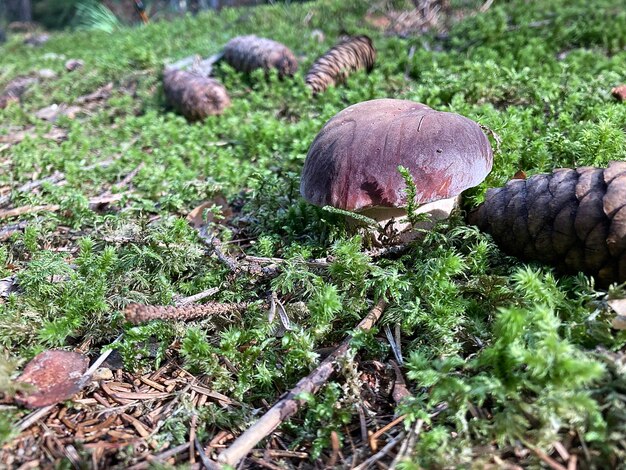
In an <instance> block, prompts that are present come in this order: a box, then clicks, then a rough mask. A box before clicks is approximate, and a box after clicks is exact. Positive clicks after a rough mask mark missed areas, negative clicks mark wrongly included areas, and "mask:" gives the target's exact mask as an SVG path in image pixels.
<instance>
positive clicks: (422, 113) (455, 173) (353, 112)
mask: <svg viewBox="0 0 626 470" xmlns="http://www.w3.org/2000/svg"><path fill="white" fill-rule="evenodd" d="M492 164H493V152H492V150H491V146H490V144H489V140H488V139H487V136H486V135H485V134H484V133H483V131H482V130H481V128H480V126H479V125H478V124H477V123H475V122H474V121H472V120H470V119H468V118H466V117H464V116H460V115H458V114H454V113H446V112H441V111H435V110H434V109H431V108H429V107H428V106H426V105H424V104H421V103H415V102H413V101H406V100H396V99H378V100H371V101H365V102H362V103H357V104H355V105H352V106H350V107H348V108H346V109H344V110H343V111H341V112H340V113H338V114H336V115H335V116H334V117H333V118H331V119H330V120H329V121H328V122H327V123H326V124H325V125H324V127H323V128H322V130H321V131H320V133H319V134H318V135H317V137H316V138H315V140H314V141H313V144H311V147H310V148H309V152H308V154H307V157H306V160H305V162H304V168H303V170H302V178H301V181H300V193H301V194H302V196H303V197H304V198H305V199H306V200H307V201H308V202H310V203H313V204H316V205H318V206H332V207H335V208H338V209H342V210H344V211H350V212H354V213H359V214H362V215H364V216H366V217H369V218H371V219H374V220H376V221H377V222H378V223H379V224H380V226H381V227H382V228H383V229H384V231H385V233H386V234H387V236H388V238H393V239H394V240H393V241H396V242H398V241H400V242H406V241H409V240H412V239H414V238H416V237H417V232H416V231H415V229H428V228H431V227H432V226H433V225H434V221H436V220H441V219H445V218H447V217H448V216H449V215H450V213H451V212H452V210H453V209H454V207H455V206H456V205H457V203H458V200H459V195H460V194H461V192H462V191H464V190H466V189H468V188H471V187H473V186H476V185H478V184H480V183H481V182H482V181H483V180H484V179H485V178H486V176H487V175H488V174H489V172H490V171H491V167H492ZM399 166H403V167H405V168H407V169H408V170H409V172H410V174H411V176H412V177H413V181H414V182H415V186H416V190H417V194H416V198H415V203H417V204H420V206H419V207H418V210H417V211H416V212H417V213H427V214H430V220H429V221H427V222H425V223H423V224H420V226H418V227H413V229H414V230H412V231H411V230H410V229H411V227H410V226H409V224H408V223H407V222H406V221H402V220H398V219H401V218H402V219H404V218H405V216H406V215H407V212H406V206H407V200H406V198H407V196H406V191H405V188H406V184H405V180H404V178H403V177H402V175H401V174H400V172H399V170H398V167H399ZM389 234H391V237H389ZM398 234H399V235H400V236H397V235H398ZM378 241H379V242H382V241H383V239H380V238H379V240H378Z"/></svg>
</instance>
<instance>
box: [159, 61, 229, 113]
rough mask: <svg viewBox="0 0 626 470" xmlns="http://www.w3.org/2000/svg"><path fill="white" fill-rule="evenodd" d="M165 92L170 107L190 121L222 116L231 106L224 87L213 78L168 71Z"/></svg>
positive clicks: (164, 76)
mask: <svg viewBox="0 0 626 470" xmlns="http://www.w3.org/2000/svg"><path fill="white" fill-rule="evenodd" d="M163 91H164V92H165V98H166V99H167V102H168V103H169V104H170V106H172V107H173V108H174V109H175V110H176V111H177V112H179V113H180V114H182V115H183V116H185V117H186V118H187V119H188V120H190V121H200V120H202V119H204V118H206V117H207V116H211V115H216V114H222V113H223V112H224V109H226V108H227V107H229V106H230V98H229V96H228V92H227V91H226V88H224V85H222V84H221V83H220V82H218V81H217V80H215V79H213V78H207V77H202V76H200V75H195V74H193V73H191V72H186V71H184V70H166V71H165V72H164V74H163Z"/></svg>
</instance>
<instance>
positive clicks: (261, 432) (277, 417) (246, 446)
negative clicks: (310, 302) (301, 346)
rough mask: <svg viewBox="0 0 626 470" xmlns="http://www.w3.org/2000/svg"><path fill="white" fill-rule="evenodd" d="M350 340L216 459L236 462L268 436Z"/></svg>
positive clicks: (372, 319)
mask: <svg viewBox="0 0 626 470" xmlns="http://www.w3.org/2000/svg"><path fill="white" fill-rule="evenodd" d="M386 306H387V303H386V302H385V301H384V300H380V301H378V303H377V304H376V306H375V307H374V308H373V309H372V310H371V311H370V312H369V313H368V314H367V316H366V317H365V318H364V319H363V320H362V321H361V322H360V323H359V325H358V326H357V329H360V330H369V329H371V328H372V326H374V324H375V323H376V322H377V321H378V319H379V318H380V316H381V315H382V313H383V311H384V310H385V308H386ZM351 339H352V337H351V336H348V337H347V338H346V339H344V340H343V342H342V343H341V344H340V345H339V347H337V349H335V351H334V352H333V353H332V354H330V356H328V357H327V358H326V359H324V360H323V361H322V362H321V363H320V365H319V366H317V367H316V368H315V369H314V370H313V371H312V372H311V373H310V374H309V375H308V376H306V377H304V378H303V379H301V380H300V381H299V382H298V383H297V384H296V386H295V387H294V388H293V389H291V390H290V391H289V393H287V395H286V396H285V397H284V398H283V399H281V400H279V401H278V402H277V403H276V404H275V405H274V406H272V408H270V410H269V411H268V412H267V413H265V414H264V415H263V416H262V417H261V418H260V419H259V420H258V421H257V422H256V423H254V424H253V425H252V426H251V427H250V428H248V430H246V431H245V432H244V433H243V434H242V435H241V436H239V437H238V438H237V439H236V440H235V441H234V442H233V443H232V444H231V445H230V447H228V448H227V449H226V450H224V451H223V452H222V453H221V454H220V455H219V457H218V460H219V462H221V463H224V464H228V465H236V464H237V463H238V462H239V461H240V460H241V459H242V458H244V457H245V456H246V455H247V454H248V453H249V452H250V451H251V450H252V449H253V448H254V446H255V445H256V444H257V443H258V442H259V441H260V440H261V439H263V438H265V437H266V436H268V435H269V434H270V433H271V432H272V431H273V430H274V429H276V428H277V427H278V426H279V425H280V424H281V423H282V422H283V421H285V420H286V419H287V418H289V417H291V416H292V415H293V414H295V413H296V412H297V411H298V410H299V409H300V406H302V405H303V404H304V400H302V399H301V398H299V397H300V396H301V394H303V393H315V392H317V391H318V390H319V389H320V387H322V385H324V384H325V383H326V382H327V381H328V379H329V378H330V377H331V375H332V374H333V372H334V371H335V367H336V366H337V362H338V360H339V359H341V358H343V357H345V355H346V354H347V353H348V350H349V348H350V341H351Z"/></svg>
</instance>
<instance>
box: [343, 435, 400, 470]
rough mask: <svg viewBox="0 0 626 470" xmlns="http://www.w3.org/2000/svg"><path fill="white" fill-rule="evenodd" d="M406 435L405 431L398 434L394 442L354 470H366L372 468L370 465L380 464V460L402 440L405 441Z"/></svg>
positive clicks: (390, 442) (391, 441)
mask: <svg viewBox="0 0 626 470" xmlns="http://www.w3.org/2000/svg"><path fill="white" fill-rule="evenodd" d="M404 435H405V433H404V431H402V432H401V433H400V434H398V435H397V436H396V437H394V438H393V439H392V440H390V441H389V442H388V443H387V444H386V445H385V447H383V448H382V449H380V451H378V452H377V453H375V454H374V455H372V456H371V457H370V458H368V459H367V460H365V461H364V462H363V463H361V464H360V465H357V466H356V467H354V469H353V470H365V469H366V468H370V465H373V464H375V463H376V462H378V461H379V460H380V459H382V458H383V457H385V456H386V455H387V454H388V453H389V451H390V450H391V449H393V448H394V447H395V446H397V445H398V442H400V441H401V440H402V439H404Z"/></svg>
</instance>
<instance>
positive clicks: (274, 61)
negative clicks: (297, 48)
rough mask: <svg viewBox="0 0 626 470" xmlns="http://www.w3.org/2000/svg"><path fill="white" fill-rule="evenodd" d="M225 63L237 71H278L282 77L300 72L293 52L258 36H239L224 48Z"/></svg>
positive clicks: (278, 43) (282, 45)
mask: <svg viewBox="0 0 626 470" xmlns="http://www.w3.org/2000/svg"><path fill="white" fill-rule="evenodd" d="M223 59H224V61H226V62H227V63H228V64H229V65H231V66H232V67H233V68H234V69H235V70H238V71H240V72H244V73H249V72H252V71H253V70H256V69H263V70H266V71H267V70H270V69H276V70H278V74H279V75H280V76H281V77H284V76H291V75H293V74H294V73H296V71H297V70H298V61H297V60H296V57H295V56H294V54H293V52H291V50H290V49H289V48H288V47H287V46H285V45H284V44H281V43H280V42H276V41H273V40H271V39H267V38H260V37H258V36H254V35H249V36H237V37H236V38H233V39H231V40H230V41H228V43H226V46H224V57H223Z"/></svg>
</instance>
